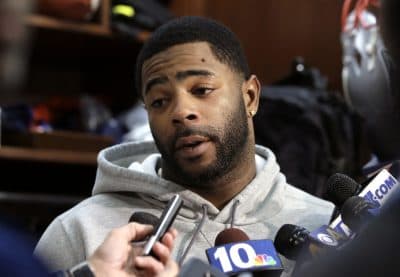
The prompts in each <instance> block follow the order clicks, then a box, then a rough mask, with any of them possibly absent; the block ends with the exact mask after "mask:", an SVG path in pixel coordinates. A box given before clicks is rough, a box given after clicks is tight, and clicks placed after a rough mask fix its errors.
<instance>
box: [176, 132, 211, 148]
mask: <svg viewBox="0 0 400 277" xmlns="http://www.w3.org/2000/svg"><path fill="white" fill-rule="evenodd" d="M207 141H210V139H209V138H207V137H204V136H200V135H191V136H186V137H181V138H179V139H178V140H177V141H176V143H175V150H180V149H183V148H185V147H196V146H197V145H199V144H201V143H203V142H207Z"/></svg>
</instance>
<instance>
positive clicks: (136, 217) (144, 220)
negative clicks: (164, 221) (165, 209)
mask: <svg viewBox="0 0 400 277" xmlns="http://www.w3.org/2000/svg"><path fill="white" fill-rule="evenodd" d="M159 221H160V220H159V219H158V217H156V216H155V215H153V214H151V213H146V212H134V213H133V214H132V215H131V217H130V218H129V221H128V222H129V223H130V222H137V223H140V224H148V225H152V226H153V228H156V227H157V225H158V222H159ZM149 238H150V235H148V236H146V237H145V238H143V239H142V240H140V241H132V242H131V243H132V244H133V245H135V246H143V245H144V244H145V243H146V241H148V239H149Z"/></svg>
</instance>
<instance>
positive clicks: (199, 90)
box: [192, 87, 214, 95]
mask: <svg viewBox="0 0 400 277" xmlns="http://www.w3.org/2000/svg"><path fill="white" fill-rule="evenodd" d="M213 90H214V89H213V88H210V87H197V88H194V89H193V90H192V93H193V94H195V95H206V94H209V93H211V92H212V91H213Z"/></svg>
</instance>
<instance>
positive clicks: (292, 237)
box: [274, 224, 310, 260]
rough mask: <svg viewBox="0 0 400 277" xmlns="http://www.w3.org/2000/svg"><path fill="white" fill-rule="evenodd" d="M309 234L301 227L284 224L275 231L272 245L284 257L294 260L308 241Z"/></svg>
mask: <svg viewBox="0 0 400 277" xmlns="http://www.w3.org/2000/svg"><path fill="white" fill-rule="evenodd" d="M309 234H310V232H309V231H308V230H307V229H305V228H303V227H300V226H297V225H293V224H284V225H282V227H281V228H280V229H279V230H278V232H277V233H276V236H275V240H274V246H275V248H276V250H277V251H278V252H279V253H281V254H282V255H284V256H285V257H286V258H288V259H291V260H296V259H297V257H298V256H299V255H300V253H301V252H302V251H303V247H304V246H305V245H306V244H307V243H308V241H309V238H308V235H309Z"/></svg>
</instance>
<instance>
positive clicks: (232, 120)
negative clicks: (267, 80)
mask: <svg viewBox="0 0 400 277" xmlns="http://www.w3.org/2000/svg"><path fill="white" fill-rule="evenodd" d="M248 134H249V127H248V125H247V116H246V110H245V107H244V102H243V99H241V101H240V102H239V105H238V108H237V109H236V110H234V111H233V112H232V113H231V114H229V115H228V116H227V117H226V121H225V125H224V127H223V128H222V129H218V128H214V127H211V126H207V127H184V128H183V129H181V130H178V131H177V133H176V134H175V136H174V137H173V139H170V140H169V143H167V145H166V144H162V143H161V142H160V140H159V139H158V138H157V136H155V135H154V134H153V137H154V141H155V143H156V145H157V147H158V150H159V151H160V153H161V156H162V159H163V172H166V171H169V172H172V173H173V175H174V176H175V177H177V178H178V180H180V182H182V184H181V185H184V186H188V187H197V188H207V187H210V186H212V185H213V181H215V180H217V179H218V178H220V177H222V176H224V175H225V174H226V173H228V172H229V171H230V170H232V169H233V168H235V166H236V165H237V164H239V163H240V161H241V156H242V154H243V153H244V152H245V147H246V145H247V142H248ZM189 135H201V136H205V137H208V138H209V139H210V141H212V142H213V143H214V144H215V147H216V159H215V160H214V161H213V162H212V163H210V164H209V165H208V166H207V167H206V168H204V169H203V170H202V171H201V172H198V173H191V172H189V171H187V170H185V169H184V168H183V167H181V166H180V165H179V163H178V162H177V160H176V159H175V158H174V156H173V153H174V152H173V149H175V143H176V141H177V140H178V139H179V138H180V137H184V136H189Z"/></svg>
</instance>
